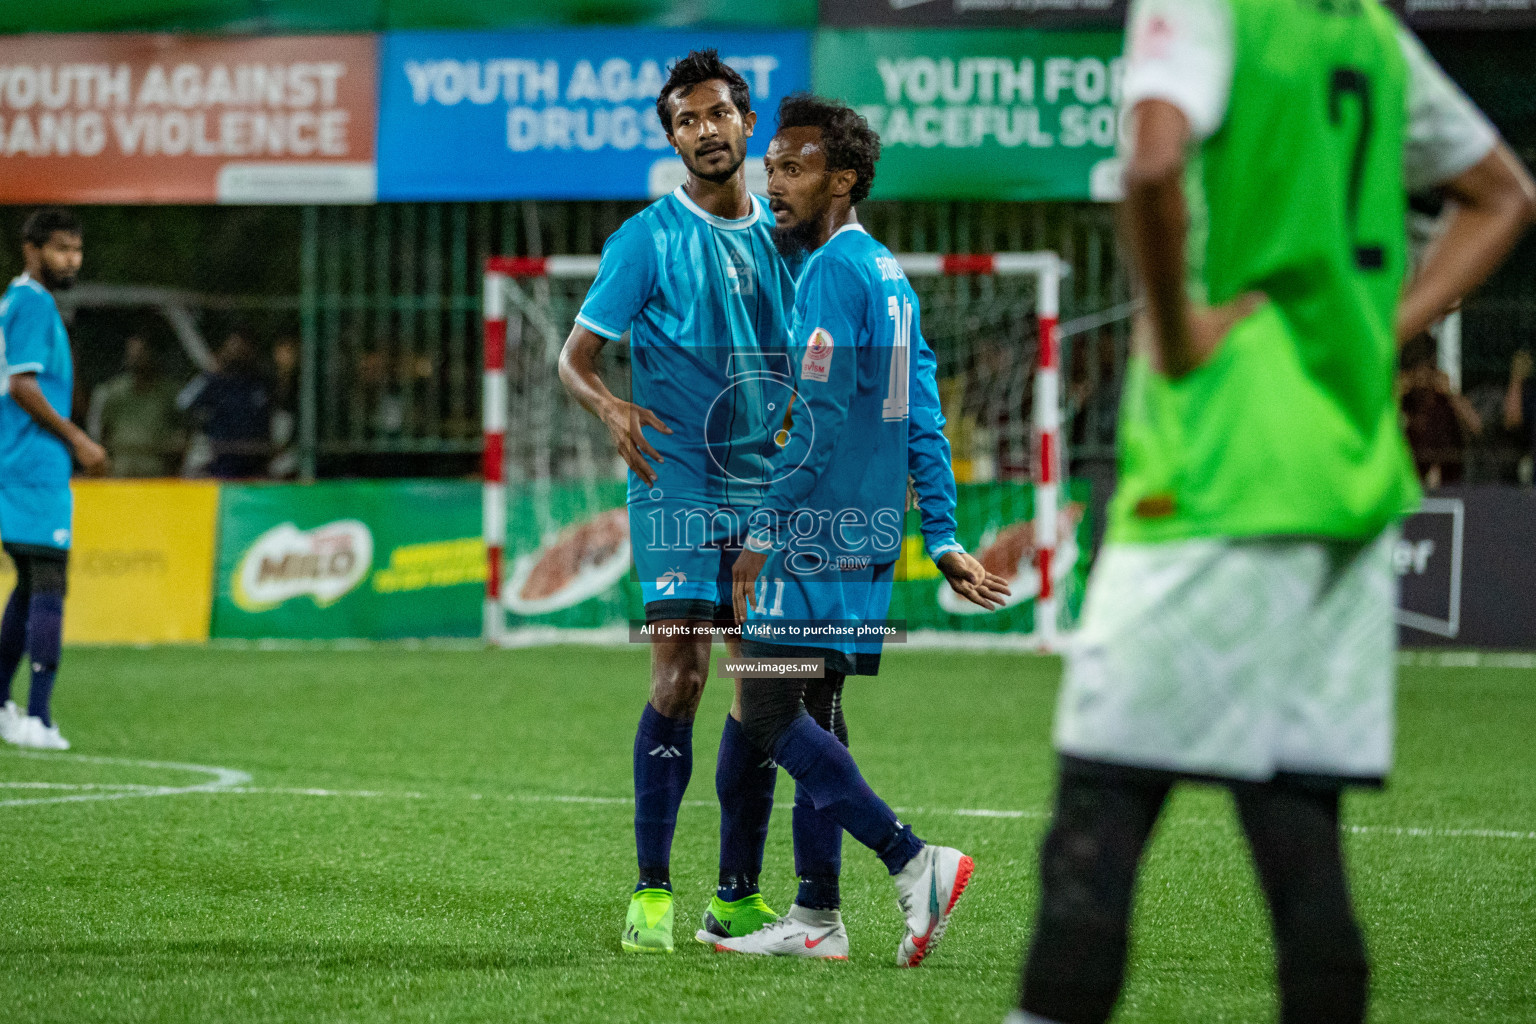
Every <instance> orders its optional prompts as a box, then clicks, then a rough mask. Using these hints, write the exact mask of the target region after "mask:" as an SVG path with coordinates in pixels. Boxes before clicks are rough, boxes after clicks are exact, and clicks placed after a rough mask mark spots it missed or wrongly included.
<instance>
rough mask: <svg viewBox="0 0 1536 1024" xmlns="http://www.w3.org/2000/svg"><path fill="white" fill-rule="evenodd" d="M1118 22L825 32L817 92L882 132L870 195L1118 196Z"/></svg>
mask: <svg viewBox="0 0 1536 1024" xmlns="http://www.w3.org/2000/svg"><path fill="white" fill-rule="evenodd" d="M1121 48H1122V41H1121V33H1120V32H1118V31H1109V30H1102V31H1100V30H1095V31H1070V32H1068V31H1060V32H1056V31H986V30H953V31H950V30H935V31H902V30H895V31H878V30H870V31H846V32H840V31H830V30H827V31H822V32H818V33H817V34H816V46H815V56H814V58H813V62H812V80H813V81H814V83H815V87H816V91H817V92H819V93H822V94H824V95H828V96H835V97H837V98H839V99H841V100H843V101H844V102H847V103H850V104H852V105H853V106H855V107H857V108H858V109H859V111H860V112H861V113H862V114H863V115H864V116H865V117H867V118H868V119H869V123H870V124H871V125H872V126H873V127H874V129H875V130H876V131H877V132H879V133H880V140H881V143H882V152H881V157H880V163H879V165H878V166H877V169H876V171H877V172H876V175H875V187H874V193H873V198H875V199H985V200H1004V199H1023V200H1047V199H1048V200H1059V199H1096V200H1111V199H1115V198H1117V197H1118V194H1119V187H1120V174H1119V164H1118V161H1117V160H1116V159H1115V147H1116V138H1117V134H1118V113H1117V109H1116V108H1117V101H1118V100H1119V95H1120V70H1121V60H1120V52H1121Z"/></svg>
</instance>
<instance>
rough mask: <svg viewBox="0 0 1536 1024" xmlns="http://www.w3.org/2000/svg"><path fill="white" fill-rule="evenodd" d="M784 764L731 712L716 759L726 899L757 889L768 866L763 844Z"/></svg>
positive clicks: (722, 883)
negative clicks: (751, 736)
mask: <svg viewBox="0 0 1536 1024" xmlns="http://www.w3.org/2000/svg"><path fill="white" fill-rule="evenodd" d="M778 777H779V766H778V765H776V764H774V763H773V758H771V757H769V756H768V755H767V754H765V753H763V752H762V751H761V750H759V749H758V748H757V746H756V744H754V743H753V742H752V741H751V740H749V739H747V734H746V733H745V732H743V731H742V729H741V723H740V722H738V721H737V720H736V719H734V718H732V717H731V716H730V715H726V716H725V729H724V730H723V731H722V732H721V733H720V756H719V758H718V760H717V761H716V762H715V794H716V795H717V796H718V797H719V798H720V887H719V889H717V890H716V895H718V896H719V897H720V898H721V899H722V900H725V901H726V902H727V903H731V902H734V901H736V900H739V899H742V898H744V897H747V896H751V895H752V894H753V893H755V892H757V891H758V890H757V876H758V875H759V874H760V873H761V872H762V870H763V846H764V845H765V844H766V843H767V842H768V819H769V818H770V817H771V816H772V815H773V786H774V783H775V782H777V781H778Z"/></svg>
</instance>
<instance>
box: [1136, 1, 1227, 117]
mask: <svg viewBox="0 0 1536 1024" xmlns="http://www.w3.org/2000/svg"><path fill="white" fill-rule="evenodd" d="M1236 48H1237V47H1236V43H1235V41H1234V36H1233V27H1232V10H1231V8H1230V7H1228V6H1227V2H1226V0H1132V3H1131V9H1130V12H1129V14H1128V16H1127V19H1126V54H1125V57H1126V60H1125V79H1124V82H1123V84H1122V87H1121V97H1122V103H1123V104H1124V107H1125V109H1126V110H1133V109H1135V107H1136V104H1138V103H1140V102H1141V101H1143V100H1162V101H1164V102H1166V103H1171V104H1173V105H1174V106H1175V107H1178V108H1179V110H1181V111H1182V112H1183V114H1184V116H1185V117H1186V118H1188V119H1189V126H1190V131H1191V133H1192V134H1193V135H1194V137H1195V140H1196V141H1197V142H1198V141H1203V140H1205V139H1208V138H1210V137H1211V136H1212V135H1214V134H1216V130H1217V129H1218V128H1220V127H1221V123H1222V121H1223V120H1225V119H1226V114H1227V100H1228V98H1229V97H1230V95H1231V92H1232V66H1233V61H1234V60H1235V53H1236Z"/></svg>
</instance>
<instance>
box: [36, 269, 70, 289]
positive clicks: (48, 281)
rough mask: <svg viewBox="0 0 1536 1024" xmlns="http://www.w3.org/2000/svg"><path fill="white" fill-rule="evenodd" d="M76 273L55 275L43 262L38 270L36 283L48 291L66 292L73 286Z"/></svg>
mask: <svg viewBox="0 0 1536 1024" xmlns="http://www.w3.org/2000/svg"><path fill="white" fill-rule="evenodd" d="M78 276H79V275H78V274H69V275H67V276H64V277H55V276H54V273H53V271H51V270H49V269H48V264H46V263H44V264H43V265H42V267H41V268H39V270H38V283H39V284H41V285H42V286H43V287H44V288H47V289H48V290H49V291H50V292H67V291H69V290H70V289H71V288H73V287H74V286H75V279H76V278H77V277H78Z"/></svg>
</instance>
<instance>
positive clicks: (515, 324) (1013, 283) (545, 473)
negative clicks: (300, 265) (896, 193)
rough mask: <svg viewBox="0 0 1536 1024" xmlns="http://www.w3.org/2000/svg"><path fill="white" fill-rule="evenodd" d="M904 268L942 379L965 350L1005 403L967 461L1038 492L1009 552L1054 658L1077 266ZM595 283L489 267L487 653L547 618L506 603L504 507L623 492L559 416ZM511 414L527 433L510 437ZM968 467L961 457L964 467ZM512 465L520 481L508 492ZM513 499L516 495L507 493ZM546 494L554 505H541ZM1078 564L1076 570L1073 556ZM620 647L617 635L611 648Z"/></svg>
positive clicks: (1011, 263) (609, 578)
mask: <svg viewBox="0 0 1536 1024" xmlns="http://www.w3.org/2000/svg"><path fill="white" fill-rule="evenodd" d="M896 258H897V260H898V262H899V263H900V265H901V267H902V270H903V271H904V272H905V274H906V275H907V277H908V279H909V280H910V281H911V282H912V283H913V285H914V287H915V289H916V290H917V291H918V294H919V300H920V302H921V304H922V324H921V327H922V330H923V333H924V335H925V337H926V338H927V339H928V341H929V344H930V345H931V346H932V347H933V348H934V349H935V351H936V353H938V354H939V355H940V359H941V367H942V364H943V361H944V359H945V352H940V349H941V347H943V348H944V349H945V350H946V351H947V350H948V349H950V348H955V349H957V350H958V349H963V350H965V351H967V352H969V353H971V355H969V356H967V357H966V359H967V360H968V361H967V362H966V364H965V367H964V370H965V372H964V373H963V374H961V373H957V376H963V377H964V378H965V382H966V385H965V386H966V388H968V389H969V390H971V391H975V392H981V393H984V394H985V393H989V392H996V394H995V395H993V396H992V397H990V398H983V399H980V400H977V399H972V400H971V407H972V408H975V409H980V410H981V411H980V412H979V413H976V414H974V415H973V416H972V417H971V418H973V419H979V420H985V421H987V422H985V423H983V424H981V425H979V426H977V428H976V429H975V433H976V434H977V435H978V437H977V439H976V441H975V443H973V444H971V445H969V446H968V448H967V451H966V453H965V454H966V456H967V466H968V467H969V468H968V469H967V473H966V474H965V476H966V478H967V479H976V480H991V479H997V480H1003V479H1010V478H1012V479H1023V478H1025V477H1027V479H1028V480H1029V482H1030V483H1032V485H1033V496H1032V500H1033V510H1032V520H1031V522H1030V524H1029V525H1030V526H1031V528H1032V529H1031V535H1030V536H1028V537H1026V538H1024V539H1023V540H1022V542H1018V541H1015V542H1013V543H1015V546H1017V544H1018V543H1023V544H1026V545H1027V546H1028V547H1027V549H1020V550H1021V551H1023V552H1025V553H1028V554H1029V557H1030V558H1031V559H1032V562H1033V565H1032V572H1033V575H1034V578H1033V579H1032V580H1030V581H1029V583H1030V584H1031V585H1030V586H1029V588H1028V589H1029V590H1031V591H1032V592H1033V596H1034V609H1033V622H1034V626H1033V631H1032V639H1033V644H1034V646H1035V647H1036V648H1038V649H1041V650H1054V649H1055V647H1056V645H1057V642H1058V637H1059V628H1060V621H1061V617H1062V613H1063V611H1064V608H1063V605H1062V604H1061V601H1060V581H1061V578H1062V569H1063V568H1064V566H1063V565H1062V563H1060V562H1059V561H1058V556H1059V548H1060V545H1061V544H1062V543H1063V533H1062V527H1063V526H1064V525H1065V526H1067V527H1068V528H1069V529H1070V528H1072V526H1073V524H1072V523H1070V522H1069V523H1064V522H1063V520H1062V515H1063V511H1064V498H1065V494H1064V489H1063V481H1064V473H1065V469H1066V467H1065V461H1066V460H1065V452H1064V448H1063V440H1062V401H1063V397H1064V396H1063V388H1062V385H1061V344H1060V338H1059V336H1058V326H1059V317H1060V298H1061V283H1062V278H1063V277H1065V276H1066V274H1067V273H1068V266H1067V264H1066V263H1065V262H1064V261H1063V260H1062V259H1061V258H1060V257H1059V256H1057V255H1056V254H1055V253H1054V252H1000V253H970V254H938V253H903V254H898V255H897V257H896ZM597 269H598V257H596V256H550V257H509V256H493V257H490V258H489V259H487V260H486V262H485V267H484V274H485V276H484V295H483V310H484V339H485V381H484V392H485V393H484V401H483V415H484V432H485V447H484V495H483V504H484V511H483V526H484V539H485V551H486V587H485V602H484V636H485V640H486V641H487V643H490V644H496V645H500V644H503V643H505V642H507V640H508V637H509V634H508V628H507V616H508V614H509V610H522V611H528V610H530V609H537V608H540V607H543V605H540V604H539V601H538V600H524V599H523V598H524V597H525V596H526V595H521V594H512V593H509V591H508V586H509V583H512V582H515V581H516V579H515V578H517V577H519V570H518V569H516V568H514V570H513V572H512V573H509V572H508V569H509V555H510V554H511V553H510V552H509V550H508V546H507V538H508V528H509V520H508V507H509V502H519V501H522V500H523V499H525V498H531V500H532V501H533V503H534V505H535V506H538V505H539V504H540V502H541V500H544V501H545V502H546V503H547V495H548V494H549V493H550V491H551V487H552V483H551V482H552V480H554V478H556V477H557V476H562V475H563V476H564V477H566V478H571V479H574V480H576V481H577V482H578V483H579V485H580V487H581V488H583V489H584V490H585V491H586V492H588V493H589V494H593V493H595V492H596V490H598V484H599V482H600V481H602V480H604V479H605V478H609V479H611V478H622V472H621V465H620V464H618V463H616V461H615V459H614V458H613V457H611V453H606V454H608V455H609V456H610V457H609V459H608V464H607V466H600V465H599V462H600V460H601V459H602V457H603V455H604V454H605V453H603V452H602V449H604V448H605V447H606V445H605V443H604V442H605V441H606V436H605V435H604V436H602V437H596V436H594V434H593V433H592V431H591V429H590V424H587V423H584V422H583V417H579V416H573V415H572V414H571V412H570V411H569V410H568V409H566V408H564V407H563V406H564V405H569V403H568V401H566V400H564V396H563V393H562V392H561V391H560V387H561V385H560V383H559V380H558V373H557V371H556V363H557V360H558V353H559V349H560V347H561V345H562V344H563V342H564V340H565V337H566V335H567V334H568V333H569V331H570V327H571V324H572V323H573V322H574V316H575V313H576V310H577V309H578V308H579V307H580V302H581V298H582V297H583V296H584V295H585V291H586V288H587V286H588V285H589V284H590V283H591V281H592V280H593V278H595V276H596V274H597ZM988 346H990V348H989V347H988ZM615 348H617V349H623V348H625V346H615ZM1010 349H1011V350H1012V355H1013V357H1014V358H1012V359H1011V360H1010V359H1009V358H1008V355H1009V350H1010ZM977 353H980V354H979V355H978V354H977ZM999 354H1000V355H1001V360H999V358H998V356H999ZM951 361H952V362H953V360H951ZM625 369H626V370H627V364H626V367H625ZM1002 378H1006V380H1003V379H1002ZM1031 378H1032V379H1031ZM963 389H964V388H962V390H963ZM615 390H617V389H615ZM514 396H515V397H514ZM957 401H959V402H960V403H961V404H962V405H963V404H964V400H957ZM519 402H521V403H522V405H519V404H518V403H519ZM1026 406H1027V409H1026V408H1025V407H1026ZM514 414H515V415H516V416H517V418H518V420H519V422H518V424H517V427H516V429H515V430H513V432H512V434H511V435H510V436H509V423H510V422H511V419H512V417H513V416H514ZM953 425H954V424H953V422H952V426H953ZM1004 435H1007V436H1006V437H1005V436H1004ZM1010 439H1011V440H1012V442H1013V443H1012V444H1011V446H1010V445H1009V444H1008V442H1009V440H1010ZM989 447H992V448H994V449H995V451H996V453H997V455H996V457H995V458H992V457H990V456H989V455H988V454H987V452H986V449H987V448H989ZM556 448H559V449H560V450H559V451H556V450H555V449H556ZM1009 452H1012V453H1014V455H1012V456H1010V455H1009V454H1008V453H1009ZM960 454H961V453H959V452H957V453H956V462H957V464H958V463H959V461H960ZM973 455H975V456H976V457H975V458H974V459H973V458H972V457H971V456H973ZM989 459H990V462H991V463H992V464H989ZM509 463H510V464H511V466H512V467H513V472H512V474H511V476H513V477H515V479H509V472H508V470H509ZM973 463H974V465H973ZM997 463H1002V465H998V464H997ZM571 465H574V466H576V467H578V468H577V470H576V471H575V473H574V476H573V474H572V473H571V472H570V471H569V470H568V467H569V466H571ZM957 475H958V474H957ZM509 485H510V486H512V487H513V488H514V490H515V491H516V493H512V492H509ZM541 494H543V495H545V496H546V498H545V499H541V497H540V495H541ZM1077 515H1078V516H1080V515H1081V509H1080V508H1079V509H1078V510H1077ZM554 520H555V517H554V516H549V517H548V521H541V523H540V526H541V528H542V529H543V530H544V532H546V533H551V532H553V531H554V530H555V529H556V528H557V526H558V524H557V523H556V522H555V521H554ZM617 530H618V527H617V525H614V524H610V528H608V529H607V530H606V532H604V534H603V536H604V537H605V538H606V541H599V547H600V550H601V552H602V559H603V561H604V566H603V568H602V571H600V572H598V571H594V572H592V573H590V574H587V577H586V578H584V579H582V580H581V581H579V582H578V583H577V584H575V585H574V586H573V588H572V590H573V593H575V594H577V595H583V594H587V592H588V591H591V590H594V589H595V588H597V587H598V586H599V585H601V584H603V583H604V582H605V581H606V584H607V585H608V586H613V585H615V584H616V583H617V579H618V577H616V576H615V575H614V574H615V572H616V571H617V567H618V565H619V562H620V560H621V559H622V561H623V563H624V566H623V567H624V568H626V569H627V563H628V556H629V548H628V543H627V537H626V538H625V539H624V541H623V543H622V545H620V544H619V542H618V541H617V539H616V538H615V537H614V536H613V534H614V533H615V531H617ZM562 536H563V535H562ZM1007 543H1008V538H1006V537H1005V538H1004V539H1003V543H1000V544H999V547H1000V548H1005V549H1007V550H1009V551H1011V550H1013V549H1012V548H1008V547H1007ZM604 545H605V546H604ZM620 547H622V553H621V552H620ZM1031 552H1032V553H1031ZM1072 557H1073V559H1074V560H1075V559H1076V558H1077V553H1076V549H1075V548H1074V550H1073V554H1072ZM525 562H526V560H525V559H520V560H519V561H518V563H517V564H518V565H519V566H523V567H524V568H525V569H526V564H525ZM582 571H583V572H585V571H586V570H585V569H583V570H582ZM584 599H590V595H588V597H587V598H584ZM546 603H547V602H546ZM610 625H612V624H610ZM613 633H614V630H612V629H610V630H609V631H608V634H607V635H613ZM560 635H565V634H564V633H562V634H560Z"/></svg>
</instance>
